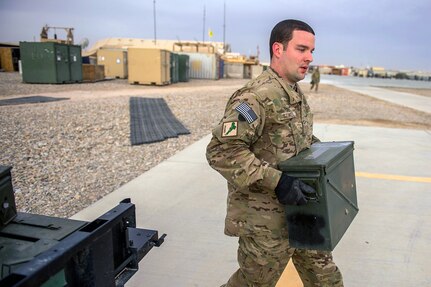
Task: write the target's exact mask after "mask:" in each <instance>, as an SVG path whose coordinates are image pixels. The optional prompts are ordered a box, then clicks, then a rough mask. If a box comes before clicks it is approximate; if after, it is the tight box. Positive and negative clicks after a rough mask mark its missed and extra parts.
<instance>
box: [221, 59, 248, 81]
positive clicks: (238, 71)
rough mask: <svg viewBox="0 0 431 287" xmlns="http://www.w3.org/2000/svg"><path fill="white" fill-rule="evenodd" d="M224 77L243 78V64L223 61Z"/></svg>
mask: <svg viewBox="0 0 431 287" xmlns="http://www.w3.org/2000/svg"><path fill="white" fill-rule="evenodd" d="M224 75H225V78H230V79H243V78H244V64H243V63H229V62H225V63H224Z"/></svg>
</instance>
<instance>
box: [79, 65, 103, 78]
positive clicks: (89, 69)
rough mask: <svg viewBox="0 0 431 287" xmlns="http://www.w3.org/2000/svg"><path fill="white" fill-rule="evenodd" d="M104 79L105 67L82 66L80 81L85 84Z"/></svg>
mask: <svg viewBox="0 0 431 287" xmlns="http://www.w3.org/2000/svg"><path fill="white" fill-rule="evenodd" d="M103 79H105V66H103V65H92V64H82V80H83V81H85V82H97V81H101V80H103Z"/></svg>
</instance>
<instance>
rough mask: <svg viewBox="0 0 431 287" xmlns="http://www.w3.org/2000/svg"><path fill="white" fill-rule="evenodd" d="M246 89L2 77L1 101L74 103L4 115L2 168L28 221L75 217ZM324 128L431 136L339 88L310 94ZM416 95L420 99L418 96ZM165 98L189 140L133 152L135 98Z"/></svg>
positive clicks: (391, 110) (200, 131)
mask: <svg viewBox="0 0 431 287" xmlns="http://www.w3.org/2000/svg"><path fill="white" fill-rule="evenodd" d="M245 82H246V80H228V79H223V80H219V81H207V80H192V81H190V82H188V83H178V84H174V85H169V86H163V87H154V86H137V85H129V84H128V83H127V80H118V79H117V80H110V81H102V82H97V83H85V84H70V85H45V84H37V85H32V84H24V83H21V80H20V76H19V74H18V73H0V99H2V98H3V99H6V98H12V97H22V96H24V95H27V96H28V95H43V96H50V97H62V98H68V99H69V100H65V101H57V102H49V103H38V104H22V105H14V106H0V129H1V134H0V146H1V151H0V164H1V165H11V166H13V170H12V176H13V184H14V188H15V191H16V201H17V207H18V209H19V211H23V212H30V213H38V214H45V215H52V216H59V217H69V216H71V215H73V214H75V213H76V212H78V211H80V210H82V209H83V208H85V207H87V206H89V205H90V204H91V203H93V202H95V201H97V200H98V199H100V198H102V197H103V196H104V195H106V194H108V193H110V192H112V191H114V190H115V189H117V188H118V187H120V186H121V185H123V184H125V183H127V182H129V181H130V180H132V179H134V178H136V177H137V176H139V175H140V174H142V173H144V172H145V171H147V170H149V169H151V168H152V167H154V166H155V165H157V164H158V163H160V162H161V161H163V160H165V159H167V158H169V157H170V156H172V155H174V154H175V153H176V152H178V151H180V150H182V149H184V148H185V147H187V146H188V145H190V144H192V143H193V142H195V141H197V140H199V139H201V138H202V137H204V136H205V135H207V134H209V133H210V131H211V128H212V127H213V126H214V125H215V124H216V123H217V122H218V121H219V119H220V118H221V116H222V114H223V110H224V106H225V103H226V101H227V99H228V98H229V96H230V95H231V94H232V93H233V92H234V91H235V90H236V89H237V88H239V87H241V86H242V85H243V84H244V83H245ZM303 88H304V90H305V91H306V94H307V98H308V100H309V103H310V106H311V108H312V110H313V112H314V114H315V121H316V122H328V123H342V124H358V125H379V126H385V127H397V128H416V129H427V130H429V129H431V115H430V114H427V113H423V112H419V111H416V110H413V109H409V108H404V107H401V106H397V105H394V104H390V103H386V102H383V101H380V100H376V99H373V98H371V97H368V96H364V95H360V94H357V93H353V92H350V91H347V90H343V89H340V88H337V87H334V86H330V85H323V84H322V85H321V86H320V87H319V88H320V90H319V93H314V92H313V93H309V92H308V88H309V85H308V84H306V83H305V84H304V85H303ZM410 92H414V91H410ZM130 96H142V97H159V98H164V99H165V100H166V102H167V103H168V105H169V107H170V108H171V110H172V112H173V113H174V114H175V116H176V117H177V118H178V119H179V120H180V121H181V122H182V123H183V124H184V125H185V126H186V127H187V128H188V129H189V130H190V132H191V134H190V135H183V136H179V137H178V138H172V139H168V140H165V141H163V142H159V143H153V144H147V145H139V146H131V145H130V127H129V124H130V123H129V97H130Z"/></svg>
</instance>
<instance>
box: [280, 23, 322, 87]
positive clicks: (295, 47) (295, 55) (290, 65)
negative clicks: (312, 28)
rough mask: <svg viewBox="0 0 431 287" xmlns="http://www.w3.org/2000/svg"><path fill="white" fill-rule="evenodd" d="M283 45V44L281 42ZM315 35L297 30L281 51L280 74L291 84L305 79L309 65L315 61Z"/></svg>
mask: <svg viewBox="0 0 431 287" xmlns="http://www.w3.org/2000/svg"><path fill="white" fill-rule="evenodd" d="M280 45H281V44H280ZM313 51H314V35H313V34H311V33H309V32H306V31H300V30H295V31H293V33H292V39H291V40H290V41H289V43H288V44H287V47H286V45H285V47H284V49H283V50H280V51H279V57H278V60H279V67H280V69H279V71H278V72H279V74H280V76H281V77H282V78H283V79H285V80H286V81H288V82H289V83H290V84H293V83H296V82H298V81H300V80H302V79H304V77H305V74H306V73H307V70H308V66H309V65H310V63H311V62H312V61H313V55H312V53H313Z"/></svg>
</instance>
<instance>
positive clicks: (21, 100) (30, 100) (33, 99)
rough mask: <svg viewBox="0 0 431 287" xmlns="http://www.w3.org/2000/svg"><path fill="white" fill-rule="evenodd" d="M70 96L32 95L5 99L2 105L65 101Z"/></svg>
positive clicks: (0, 101) (0, 102)
mask: <svg viewBox="0 0 431 287" xmlns="http://www.w3.org/2000/svg"><path fill="white" fill-rule="evenodd" d="M68 99H69V98H53V97H44V96H30V97H22V98H13V99H4V100H0V106H10V105H22V104H36V103H46V102H54V101H64V100H68Z"/></svg>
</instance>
